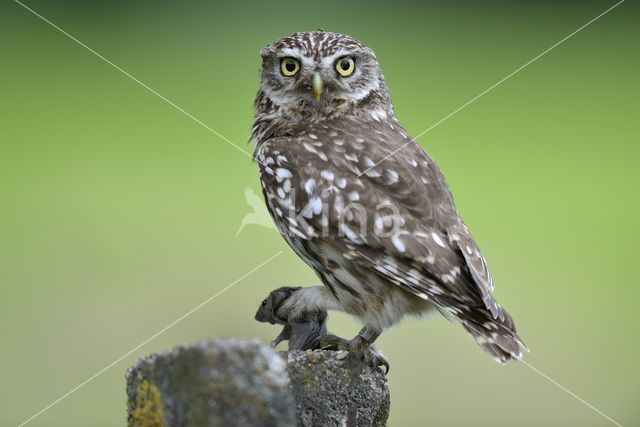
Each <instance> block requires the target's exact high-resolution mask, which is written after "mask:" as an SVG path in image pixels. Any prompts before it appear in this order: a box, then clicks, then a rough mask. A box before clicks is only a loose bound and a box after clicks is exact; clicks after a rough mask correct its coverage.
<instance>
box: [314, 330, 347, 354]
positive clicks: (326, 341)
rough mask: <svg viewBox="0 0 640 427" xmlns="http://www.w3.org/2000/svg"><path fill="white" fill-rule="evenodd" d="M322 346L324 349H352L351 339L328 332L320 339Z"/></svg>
mask: <svg viewBox="0 0 640 427" xmlns="http://www.w3.org/2000/svg"><path fill="white" fill-rule="evenodd" d="M320 347H321V348H322V349H323V350H333V351H340V350H347V351H350V350H351V341H349V340H345V339H344V338H340V337H339V336H336V335H333V334H326V335H325V336H323V337H322V339H321V340H320Z"/></svg>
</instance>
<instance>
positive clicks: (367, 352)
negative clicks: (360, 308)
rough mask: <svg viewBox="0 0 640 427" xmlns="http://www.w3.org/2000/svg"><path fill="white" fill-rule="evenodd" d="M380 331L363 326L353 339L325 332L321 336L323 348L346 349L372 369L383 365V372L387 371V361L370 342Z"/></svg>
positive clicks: (386, 372)
mask: <svg viewBox="0 0 640 427" xmlns="http://www.w3.org/2000/svg"><path fill="white" fill-rule="evenodd" d="M380 333H381V332H380V331H377V330H376V329H374V328H368V327H366V326H365V327H364V328H362V330H361V331H360V332H359V333H358V335H356V336H355V337H354V338H353V339H350V340H346V339H344V338H340V337H338V336H335V335H332V334H327V335H325V336H324V337H323V338H322V341H321V344H322V348H323V349H327V350H346V351H349V352H351V353H352V354H354V355H355V356H356V357H357V358H358V359H360V360H361V361H362V363H364V364H365V365H367V366H369V367H370V368H372V369H375V368H377V367H378V366H384V368H385V374H388V373H389V361H388V360H387V358H386V357H385V356H384V355H383V354H382V352H381V351H380V350H378V349H377V348H376V347H374V346H373V345H372V343H373V342H374V341H375V340H376V339H377V338H378V337H379V336H380Z"/></svg>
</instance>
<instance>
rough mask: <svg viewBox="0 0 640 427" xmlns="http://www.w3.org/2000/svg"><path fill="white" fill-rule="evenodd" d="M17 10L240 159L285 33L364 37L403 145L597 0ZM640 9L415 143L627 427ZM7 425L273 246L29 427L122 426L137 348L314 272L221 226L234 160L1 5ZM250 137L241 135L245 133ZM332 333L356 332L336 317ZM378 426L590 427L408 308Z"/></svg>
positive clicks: (0, 259)
mask: <svg viewBox="0 0 640 427" xmlns="http://www.w3.org/2000/svg"><path fill="white" fill-rule="evenodd" d="M26 4H28V5H29V6H30V7H32V8H33V9H34V10H35V11H37V12H38V13H40V14H42V15H43V16H44V17H46V18H48V19H50V20H51V21H52V22H54V23H55V24H56V25H58V26H60V27H61V28H62V29H64V30H65V31H68V32H69V33H70V34H72V35H74V36H75V37H77V38H78V39H79V40H81V41H82V42H84V43H86V44H87V45H88V46H90V47H91V48H93V49H95V50H96V51H97V52H99V53H100V54H102V55H104V56H105V57H106V58H108V59H109V60H111V61H113V62H114V63H115V64H117V65H119V66H120V67H122V68H123V69H124V70H126V71H127V72H129V73H131V74H132V75H133V76H135V77H136V78H138V79H140V80H141V81H142V82H144V83H146V84H148V85H149V86H150V87H152V88H153V89H154V90H156V91H158V92H159V93H161V94H162V95H164V96H166V97H168V98H169V99H171V100H172V101H174V102H175V103H176V104H177V105H179V106H180V107H182V108H184V109H185V110H186V111H188V112H190V113H191V114H193V115H194V116H196V117H197V118H199V119H200V120H202V121H203V122H204V123H206V124H207V125H209V126H211V127H212V128H213V129H215V130H217V131H219V132H220V133H222V134H223V135H225V136H226V137H228V138H229V139H231V140H232V141H234V142H235V143H236V144H240V145H242V146H243V147H245V148H246V149H247V150H250V146H249V145H248V144H246V141H247V139H248V134H249V128H250V124H251V119H252V101H253V96H254V94H255V91H256V88H257V85H258V79H259V67H260V62H259V55H258V52H259V49H260V48H261V47H262V46H264V45H265V44H267V43H269V42H271V41H274V40H276V39H278V38H279V37H281V36H283V35H286V34H288V33H290V32H293V31H301V30H310V29H316V28H319V27H320V28H323V29H325V30H332V31H338V32H344V33H349V34H351V35H354V36H356V37H358V38H360V39H361V40H363V41H364V42H365V43H366V44H368V45H369V46H371V47H372V48H373V49H374V50H375V51H376V53H377V55H378V58H379V60H380V62H381V64H382V67H383V70H384V72H385V76H386V78H387V81H388V83H389V87H390V89H391V93H392V95H393V101H394V105H395V107H396V112H397V115H398V117H399V118H400V120H401V121H402V122H403V123H404V124H405V126H406V127H407V129H408V130H409V131H410V132H411V133H412V134H413V135H417V134H418V133H420V132H421V131H423V130H424V129H426V128H428V127H429V126H431V125H432V124H433V123H435V122H437V121H438V120H440V119H441V118H442V117H444V116H445V115H447V114H448V113H450V112H451V111H453V110H455V109H456V108H458V107H459V106H460V105H462V104H464V103H465V102H466V101H468V100H469V99H471V98H472V97H474V96H475V95H477V94H479V93H480V92H482V91H483V90H484V89H486V88H487V87H489V86H490V85H492V84H494V83H495V82H497V81H498V80H500V79H501V78H503V77H504V76H506V75H507V74H509V73H510V72H511V71H513V70H515V69H516V68H518V67H520V66H521V65H523V64H524V63H526V62H527V61H529V60H530V59H531V58H533V57H534V56H536V55H537V54H539V53H540V52H542V51H543V50H545V49H546V48H548V47H550V46H551V45H553V44H554V43H556V42H557V41H559V40H560V39H562V38H563V37H565V36H566V35H568V34H569V33H571V32H572V31H574V30H576V29H577V28H579V27H580V26H581V25H583V24H585V23H586V22H587V21H589V20H590V19H592V18H593V17H595V16H596V15H598V14H599V13H601V12H602V11H604V10H605V9H607V8H608V7H610V6H611V5H613V4H614V3H613V2H609V1H593V2H583V1H572V2H570V1H563V2H535V1H528V2H525V1H520V2H513V1H511V2H510V1H492V2H472V1H466V2H460V1H458V2H438V3H433V2H431V3H421V4H414V3H401V2H396V3H394V4H393V5H392V4H391V3H387V2H371V1H359V2H344V1H342V2H340V1H316V2H271V3H266V2H264V3H263V2H257V1H256V2H241V1H236V2H228V3H227V4H224V5H220V4H215V3H213V2H204V1H200V2H151V1H148V2H141V1H135V2H125V1H120V2H98V1H92V2H88V1H55V2H52V1H44V0H38V1H35V0H29V1H28V2H27V3H26ZM639 12H640V7H639V5H638V3H637V2H636V3H635V4H634V2H631V1H627V2H626V3H623V4H622V5H620V6H619V7H618V8H617V9H615V10H613V11H612V12H610V13H609V14H607V15H605V16H604V17H602V18H601V19H600V20H598V21H597V22H595V23H594V24H592V25H591V26H589V27H588V28H586V29H584V30H583V31H582V32H580V33H578V34H577V35H575V36H574V37H573V38H571V39H569V40H568V41H567V42H566V43H564V44H562V45H560V46H559V47H557V48H556V49H554V50H552V51H551V52H549V53H548V54H547V55H545V56H544V57H542V58H540V59H539V60H538V61H536V62H534V63H533V64H531V65H530V66H528V67H527V68H525V69H524V70H522V71H521V72H520V73H518V74H517V75H515V76H514V77H512V78H511V79H509V80H507V81H506V82H504V83H503V84H502V85H500V86H498V87H497V88H496V89H494V90H493V91H491V92H490V93H488V94H486V95H485V96H483V97H482V98H480V99H478V100H477V102H475V103H473V104H472V105H470V106H468V107H467V108H465V109H464V110H462V111H460V112H459V113H458V114H456V115H455V116H453V117H451V118H450V119H449V120H447V121H446V122H444V123H442V124H441V125H440V126H438V127H437V128H435V129H434V130H433V131H431V132H429V133H428V134H426V135H424V136H423V137H422V138H421V139H420V143H421V144H422V145H423V146H425V147H426V148H427V149H428V150H429V152H430V153H431V155H432V156H433V157H435V159H436V160H437V161H438V162H439V164H440V166H441V167H442V169H443V170H444V172H445V174H446V176H447V177H448V179H449V182H450V184H451V186H452V189H453V192H454V194H455V196H456V200H457V202H458V205H459V208H460V210H461V212H462V214H463V216H464V218H465V219H466V222H467V224H468V225H469V226H470V228H471V230H472V231H473V233H474V235H475V237H476V238H477V240H478V242H479V244H480V246H481V247H482V248H483V251H484V253H485V255H486V257H487V259H488V261H489V264H490V266H491V268H492V271H493V274H494V278H495V282H496V291H495V295H496V296H497V298H498V299H499V301H500V302H501V303H502V304H503V305H505V306H506V307H508V309H509V310H510V312H511V313H512V314H513V316H514V317H515V319H516V320H517V322H518V326H519V329H520V331H521V335H522V337H523V338H524V339H525V341H526V342H527V344H528V345H529V346H530V347H531V349H532V350H533V352H532V353H531V354H530V355H528V356H527V358H526V360H527V361H528V362H529V363H531V364H532V365H533V366H535V367H536V368H538V369H540V370H541V371H543V372H544V373H546V374H547V375H549V376H550V377H552V378H554V379H555V380H557V381H558V382H559V383H561V384H562V385H564V386H566V387H567V388H568V389H570V390H571V391H573V392H574V393H576V394H577V395H579V396H581V397H582V398H584V399H585V400H586V401H588V402H589V403H591V404H592V405H594V406H595V407H597V408H598V409H600V410H601V411H603V412H604V413H606V414H608V415H609V416H610V417H612V418H613V419H615V420H616V421H618V422H619V423H621V424H622V425H624V426H625V427H627V426H636V425H640V411H639V410H638V407H637V405H638V401H639V398H640V368H639V367H638V363H637V361H638V355H637V354H638V350H640V344H639V343H638V340H637V338H638V326H639V324H638V323H639V322H638V318H637V312H638V305H639V302H638V301H639V298H640V290H639V288H638V282H639V279H640V274H639V273H638V261H637V260H638V241H639V239H640V227H639V226H638V224H637V220H638V217H639V214H640V196H639V191H638V184H639V183H640V168H639V167H638V160H639V155H640V147H639V142H640V141H639V137H638V135H639V131H640V124H639V121H638V111H639V108H638V107H639V101H638V97H639V95H640V84H639V83H638V75H640V59H639V56H638V52H639V44H638V41H639V36H640V27H639V26H638V16H639ZM0 54H1V57H2V59H1V60H0V65H1V68H0V97H1V102H0V346H1V348H0V379H1V380H0V381H1V382H2V387H0V425H3V426H4V425H7V426H9V425H17V424H19V423H21V422H23V421H25V420H26V419H28V418H29V417H30V416H31V415H33V414H34V413H36V412H37V411H39V410H40V409H42V408H44V407H45V406H46V405H48V404H49V403H51V402H52V401H54V400H55V399H57V398H58V397H60V396H61V395H63V394H64V393H66V392H67V391H69V390H70V389H72V388H73V387H75V386H76V385H78V384H80V383H81V382H82V381H84V380H85V379H87V378H88V377H90V376H91V375H93V374H94V373H96V372H98V371H99V370H101V369H102V368H104V367H105V366H107V365H108V364H110V363H111V362H113V361H114V360H116V359H117V358H118V357H120V356H121V355H123V354H125V353H126V352H127V351H129V350H130V349H132V348H133V347H135V346H136V345H138V344H139V343H141V342H142V341H144V340H145V339H147V338H148V337H150V336H151V335H153V334H154V333H156V332H157V331H158V330H160V329H161V328H163V327H164V326H166V325H168V324H169V323H171V322H172V321H174V320H175V319H176V318H178V317H180V316H181V315H182V314H184V313H185V312H187V311H188V310H190V309H191V308H193V307H194V306H196V305H198V304H199V303H201V302H202V301H203V300H205V299H206V298H208V297H210V296H211V295H213V294H214V293H216V292H218V291H219V290H221V289H222V288H223V287H225V286H226V285H228V284H229V283H231V282H233V281H235V280H237V279H238V278H240V277H242V276H243V275H244V274H245V273H246V272H247V271H249V270H250V269H252V268H254V267H255V266H257V265H259V264H260V263H262V262H263V261H264V260H266V259H268V258H269V257H271V256H272V255H274V254H275V253H277V252H278V251H283V254H282V255H280V256H279V257H277V258H275V259H274V260H273V261H272V262H270V263H268V264H267V265H265V266H264V267H263V268H261V269H260V270H259V271H257V272H256V273H254V274H252V275H250V276H248V277H246V278H244V279H243V280H242V281H240V282H239V283H238V284H237V286H235V287H233V288H232V289H230V290H229V291H228V292H226V293H224V294H223V295H221V296H219V297H218V298H216V299H215V300H214V301H212V302H211V303H210V304H208V305H206V306H205V307H203V308H202V309H200V310H199V311H197V312H195V313H194V314H192V315H191V316H189V317H188V318H186V319H185V320H184V321H182V322H181V323H179V324H177V325H176V326H175V327H173V328H172V329H170V330H168V331H166V332H165V333H163V334H162V335H160V336H159V337H158V338H157V339H154V340H153V341H151V342H149V343H148V344H146V345H144V346H143V347H142V348H140V349H138V350H137V351H135V352H134V353H133V354H131V355H130V356H129V357H126V358H124V359H123V360H122V361H120V362H119V363H117V364H116V365H114V366H113V367H111V368H110V369H109V370H107V371H106V372H104V374H102V375H100V376H98V377H97V378H95V379H94V380H93V381H91V382H90V383H88V384H87V385H86V386H84V387H82V388H81V389H79V390H78V391H77V392H75V393H73V394H72V395H70V396H69V397H68V398H66V399H65V400H63V401H61V402H60V403H59V404H57V405H55V406H54V407H52V408H51V409H49V410H48V411H46V412H45V413H43V414H42V415H40V416H39V417H38V418H36V419H34V420H33V421H32V422H31V423H30V424H29V425H33V426H117V425H123V424H124V423H125V390H124V372H125V370H126V368H127V366H128V365H130V364H131V363H132V362H133V360H134V359H135V358H136V357H139V356H142V355H144V354H148V353H151V352H154V351H157V350H160V349H164V348H168V347H171V346H173V345H176V344H179V343H187V342H190V341H193V340H199V339H204V338H206V337H210V336H242V337H252V336H258V337H260V338H262V339H263V340H268V339H271V338H273V336H274V335H275V334H276V333H277V332H278V331H277V330H276V328H275V327H272V326H268V325H264V324H258V323H256V322H255V321H254V320H253V313H254V310H255V309H256V307H257V305H258V303H259V301H260V300H261V299H262V297H264V296H265V295H266V294H267V293H268V291H269V290H270V289H273V288H275V287H278V286H281V285H285V284H305V285H307V284H317V283H318V281H317V279H316V277H315V276H314V274H313V273H312V271H311V270H310V269H309V268H307V267H306V266H305V265H304V264H303V263H302V262H301V261H300V260H299V259H298V258H297V257H296V256H295V255H294V254H293V252H292V251H291V250H290V249H289V248H288V247H287V246H286V244H285V242H284V241H283V239H282V238H281V237H280V236H279V235H278V234H277V233H276V232H274V231H273V230H269V229H267V228H263V227H258V226H248V227H246V228H245V229H244V230H243V231H242V232H241V233H240V234H239V236H237V237H236V232H237V230H238V227H239V225H240V221H241V219H242V218H243V216H244V215H245V214H247V213H248V212H250V211H251V209H250V208H249V207H248V205H247V203H246V202H245V198H244V190H245V189H246V188H248V187H250V188H252V189H254V190H255V191H256V192H258V190H259V184H258V175H257V170H256V167H255V165H254V164H252V163H251V161H250V159H249V158H247V157H246V156H244V155H243V154H242V153H240V152H238V151H237V150H236V149H234V148H233V147H231V146H229V145H228V144H227V143H225V142H224V141H222V140H221V139H220V138H218V137H217V136H215V135H214V134H212V133H210V132H209V131H207V130H206V129H205V128H203V127H202V126H200V125H198V124H197V123H195V122H194V121H193V120H191V119H190V118H188V117H187V116H185V115H184V114H182V113H181V112H179V111H177V110H176V109H174V108H172V107H171V106H170V105H168V104H167V103H165V102H163V101H162V100H161V99H160V98H159V97H157V96H155V95H154V94H152V93H150V92H149V91H147V90H145V89H144V88H142V87H141V86H140V85H138V84H137V83H135V82H134V81H132V80H131V79H129V78H127V77H126V76H124V75H123V74H121V73H120V72H118V71H117V70H116V69H115V68H113V67H111V66H109V65H108V64H106V63H105V62H103V61H101V60H100V59H99V58H97V57H96V56H95V55H93V54H91V53H90V52H88V51H87V50H85V49H83V48H82V47H80V46H79V45H77V44H76V43H74V42H73V41H72V40H70V39H69V38H67V37H65V36H64V35H63V34H61V33H60V32H58V31H56V30H55V29H54V28H52V27H51V26H49V25H48V24H46V23H45V22H43V21H41V20H39V19H38V18H37V17H36V16H34V15H33V14H31V13H29V12H28V11H27V10H25V9H24V8H22V7H21V6H20V5H18V4H17V3H14V2H12V1H4V2H2V4H1V5H0ZM245 144H246V145H245ZM330 327H331V328H332V329H333V330H334V332H336V333H338V334H341V335H344V336H349V335H352V334H354V333H355V332H356V331H357V330H358V328H359V325H358V324H357V323H356V322H354V321H353V320H351V319H350V318H348V317H347V316H343V315H340V314H335V315H333V316H332V318H331V322H330ZM379 345H380V347H381V348H382V349H383V351H384V352H385V354H386V355H387V356H388V357H389V358H390V361H391V364H392V369H391V373H390V376H389V381H390V385H391V391H392V414H391V419H390V425H391V426H422V425H428V426H463V425H465V426H467V425H473V426H514V425H527V426H606V425H613V424H610V423H609V421H607V420H606V419H604V418H603V417H601V416H600V415H598V414H597V413H595V412H594V411H593V410H591V409H589V408H588V407H586V406H585V405H583V404H582V403H580V402H578V401H577V400H576V399H574V398H573V397H571V396H570V395H569V394H567V393H565V392H564V391H562V390H560V389H559V388H557V387H556V386H555V385H553V384H552V383H550V382H549V381H547V380H546V379H545V378H543V377H541V376H540V375H538V374H536V373H535V372H533V371H532V370H531V369H529V368H528V367H527V366H525V365H523V364H517V363H516V364H511V365H509V366H506V367H501V366H498V365H497V364H495V363H494V362H493V361H492V360H491V359H490V358H488V357H487V356H486V355H485V354H484V353H483V352H482V350H480V349H479V348H478V347H477V346H476V344H475V343H474V342H473V340H472V339H470V337H469V336H468V335H467V334H466V333H465V332H464V331H463V330H462V328H461V327H459V325H452V324H449V323H448V322H447V321H446V320H444V319H443V318H436V319H431V320H428V321H416V320H407V321H405V322H404V323H403V324H402V325H400V326H399V327H396V328H394V329H392V330H390V331H388V332H386V333H385V334H384V335H383V336H382V337H381V339H380V341H379Z"/></svg>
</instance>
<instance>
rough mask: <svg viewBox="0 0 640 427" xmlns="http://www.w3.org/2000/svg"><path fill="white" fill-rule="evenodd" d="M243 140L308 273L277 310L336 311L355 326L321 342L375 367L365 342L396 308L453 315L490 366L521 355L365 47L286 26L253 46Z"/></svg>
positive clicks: (441, 184) (430, 164)
mask: <svg viewBox="0 0 640 427" xmlns="http://www.w3.org/2000/svg"><path fill="white" fill-rule="evenodd" d="M261 56H262V79H261V82H260V89H259V91H258V94H257V97H256V100H255V109H256V113H255V120H254V123H253V128H252V132H251V137H252V140H253V142H254V143H255V153H254V158H255V160H256V161H257V162H258V164H259V169H260V180H261V184H262V189H263V193H264V198H265V201H266V203H267V207H268V210H269V212H270V214H271V216H272V217H273V220H274V221H275V223H276V226H277V227H278V230H279V231H280V233H281V234H282V236H283V237H284V238H285V240H286V241H287V243H289V245H290V246H291V247H292V248H293V250H294V251H295V252H296V253H297V254H298V256H300V257H301V258H302V259H303V260H304V261H305V262H306V263H307V264H308V265H309V266H310V267H311V268H313V270H315V272H316V273H317V275H318V276H319V278H320V280H321V281H322V284H323V286H311V287H305V288H302V289H299V290H296V291H295V292H292V294H291V296H290V297H289V298H288V299H287V300H286V301H285V303H284V304H283V307H282V309H283V310H285V311H286V313H287V316H288V318H289V319H295V318H296V317H300V318H302V317H304V316H305V313H309V312H313V311H318V312H322V311H325V310H341V311H343V312H346V313H348V314H350V315H353V316H354V317H356V318H357V319H359V320H360V321H361V322H362V323H363V324H364V327H363V329H362V330H361V331H360V332H359V334H358V335H356V337H355V338H353V339H351V340H345V339H342V338H338V337H336V336H333V335H327V336H325V337H324V339H323V345H324V346H326V347H327V348H334V349H346V350H349V351H352V352H354V353H355V354H356V355H357V356H358V357H359V358H360V359H361V360H362V361H364V362H365V363H366V364H368V365H370V366H380V365H385V367H387V369H388V363H387V361H386V359H385V358H384V356H383V355H382V353H380V352H379V351H377V350H376V349H375V348H374V347H373V346H372V345H371V344H372V343H373V342H374V341H375V340H376V338H377V337H378V336H379V335H380V334H381V333H382V331H383V330H384V329H385V328H387V327H389V326H392V325H394V324H396V323H398V322H399V321H400V320H401V319H402V318H403V317H404V316H405V315H407V314H411V315H422V314H427V313H429V312H433V311H434V310H437V311H439V312H440V313H442V314H443V315H445V316H447V317H449V318H451V317H453V318H456V319H458V320H459V321H460V323H461V324H462V326H463V327H464V328H465V329H466V330H467V331H468V332H469V333H470V334H471V335H472V336H473V337H474V338H475V340H476V342H477V343H478V344H479V345H480V346H481V347H482V348H483V349H484V350H485V351H486V352H487V353H489V355H491V356H492V357H493V358H494V359H495V360H496V361H497V362H500V363H506V362H507V361H509V360H510V359H513V358H515V359H519V358H521V357H522V352H521V350H522V349H526V347H525V345H524V343H523V342H522V340H521V339H520V337H518V334H517V333H516V327H515V324H514V322H513V319H512V318H511V316H510V315H509V313H507V311H506V310H505V309H503V308H502V307H501V306H500V305H499V304H498V303H497V302H496V300H495V299H494V298H493V296H492V295H491V291H492V290H493V283H492V278H491V273H490V272H489V270H488V268H487V264H486V262H485V260H484V258H483V256H482V254H481V253H480V249H479V248H478V246H477V244H476V242H475V241H474V239H473V237H472V236H471V234H470V233H469V230H468V229H467V227H466V225H465V224H464V222H463V220H462V218H461V217H460V214H459V213H458V211H457V210H456V206H455V203H454V201H453V197H452V195H451V192H450V190H449V187H448V185H447V182H446V181H445V179H444V176H443V175H442V172H441V171H440V169H439V168H438V166H437V165H436V163H435V162H434V161H433V159H431V157H429V155H428V154H427V153H426V152H425V151H424V149H423V148H422V147H420V145H418V144H417V143H416V142H415V141H414V140H413V139H412V138H411V137H410V136H409V135H408V134H407V131H406V130H405V129H404V128H403V127H402V125H401V124H400V122H399V121H398V119H396V117H395V115H394V112H393V107H392V105H391V99H390V96H389V90H388V89H387V85H386V83H385V80H384V77H383V75H382V71H381V70H380V66H379V64H378V61H377V59H376V56H375V54H374V53H373V51H372V50H371V49H369V48H368V47H366V46H364V45H363V44H362V43H360V42H359V41H358V40H356V39H354V38H352V37H350V36H346V35H343V34H337V33H330V32H324V31H312V32H301V33H294V34H292V35H290V36H288V37H285V38H283V39H281V40H279V41H277V42H275V43H273V44H271V45H268V46H267V47H265V48H264V49H263V50H262V51H261Z"/></svg>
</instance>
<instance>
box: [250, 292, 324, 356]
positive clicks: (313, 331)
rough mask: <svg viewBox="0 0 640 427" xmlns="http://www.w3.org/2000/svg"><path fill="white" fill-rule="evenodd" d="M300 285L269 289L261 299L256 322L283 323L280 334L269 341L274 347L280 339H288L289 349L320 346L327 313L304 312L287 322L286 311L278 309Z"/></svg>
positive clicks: (316, 347) (307, 348)
mask: <svg viewBox="0 0 640 427" xmlns="http://www.w3.org/2000/svg"><path fill="white" fill-rule="evenodd" d="M298 289H300V287H299V286H298V287H290V286H285V287H282V288H278V289H276V290H274V291H271V293H270V294H269V296H268V297H267V298H266V299H264V300H263V301H262V303H261V304H260V307H259V308H258V311H257V312H256V315H255V319H256V320H257V321H258V322H264V323H271V324H272V325H275V324H278V325H283V328H282V331H281V332H280V334H279V335H278V336H277V337H276V339H274V340H273V341H271V346H272V347H276V346H277V345H278V344H280V343H281V342H282V341H286V340H289V350H315V349H319V348H320V339H321V338H322V336H323V335H325V334H326V333H327V326H326V323H327V313H326V312H317V311H315V312H310V313H305V314H304V316H303V317H302V319H296V321H292V322H289V319H288V318H287V316H286V313H285V312H284V311H283V310H280V308H281V306H282V304H283V303H284V302H285V301H286V300H287V299H288V298H289V297H290V296H291V295H292V294H293V293H294V292H296V291H297V290H298Z"/></svg>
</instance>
